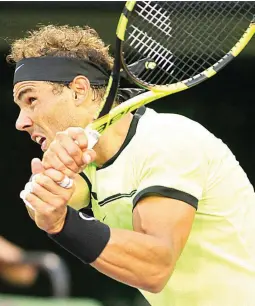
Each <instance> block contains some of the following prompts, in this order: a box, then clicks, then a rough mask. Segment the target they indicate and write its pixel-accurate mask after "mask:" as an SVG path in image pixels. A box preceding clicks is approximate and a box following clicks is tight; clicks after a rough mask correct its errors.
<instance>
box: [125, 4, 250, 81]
mask: <svg viewBox="0 0 255 306" xmlns="http://www.w3.org/2000/svg"><path fill="white" fill-rule="evenodd" d="M254 7H255V5H254V3H252V2H245V3H242V2H231V1H228V2H223V1H212V2H211V1H209V2H206V1H202V2H196V1H164V2H163V1H162V2H156V1H144V2H143V1H138V2H137V5H136V8H135V13H134V14H132V15H131V17H130V20H129V26H128V28H127V32H126V41H125V42H124V44H123V51H124V59H125V63H126V65H130V64H132V63H134V62H136V61H139V60H142V59H145V58H147V59H148V62H149V63H150V62H154V63H155V64H156V65H155V66H156V67H155V66H154V67H155V68H153V69H148V68H147V69H146V67H144V69H141V71H139V72H137V73H136V75H134V77H135V78H138V79H139V80H141V81H142V82H144V83H145V84H149V85H168V84H172V83H176V82H178V81H183V80H185V79H189V78H192V77H194V76H196V75H197V74H199V73H201V72H203V71H204V70H205V69H208V68H209V67H210V66H212V65H214V64H215V63H216V62H217V61H219V60H220V59H221V58H223V57H224V56H225V55H226V53H227V52H229V51H230V49H231V48H232V47H233V46H234V45H235V44H236V43H237V42H238V41H239V39H240V38H241V36H242V35H243V33H244V31H245V29H246V28H247V27H248V25H249V23H250V21H251V19H252V9H254Z"/></svg>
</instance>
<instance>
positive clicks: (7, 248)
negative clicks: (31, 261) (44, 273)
mask: <svg viewBox="0 0 255 306" xmlns="http://www.w3.org/2000/svg"><path fill="white" fill-rule="evenodd" d="M23 252H24V251H23V250H22V249H21V248H19V247H18V246H16V245H15V244H13V243H11V242H10V241H7V240H6V239H4V238H3V237H1V236H0V277H1V278H2V279H4V280H5V281H7V282H8V283H10V284H12V285H18V286H29V285H31V284H33V283H34V281H35V280H36V276H37V269H36V268H35V267H33V266H31V265H26V264H22V263H21V260H22V255H23Z"/></svg>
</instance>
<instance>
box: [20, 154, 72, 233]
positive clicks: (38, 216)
mask: <svg viewBox="0 0 255 306" xmlns="http://www.w3.org/2000/svg"><path fill="white" fill-rule="evenodd" d="M31 168H32V173H33V174H35V176H34V178H33V182H32V184H31V189H32V190H30V192H25V191H22V192H23V194H22V193H21V197H22V198H23V200H26V201H27V202H28V203H29V204H30V205H31V207H32V209H33V212H32V214H33V219H34V221H35V223H36V225H37V226H38V227H39V228H40V229H42V230H44V231H46V232H47V233H49V234H54V233H58V232H60V231H61V230H62V228H63V226H64V223H65V218H66V213H67V203H68V201H69V200H70V198H71V197H72V195H73V192H74V189H75V185H73V186H71V187H70V188H68V189H67V188H63V187H61V186H60V185H59V183H60V182H62V181H63V179H64V177H65V175H64V174H63V173H62V172H60V171H58V170H55V169H52V168H51V169H45V168H44V167H43V165H42V162H41V161H40V159H37V158H35V159H33V160H32V165H31Z"/></svg>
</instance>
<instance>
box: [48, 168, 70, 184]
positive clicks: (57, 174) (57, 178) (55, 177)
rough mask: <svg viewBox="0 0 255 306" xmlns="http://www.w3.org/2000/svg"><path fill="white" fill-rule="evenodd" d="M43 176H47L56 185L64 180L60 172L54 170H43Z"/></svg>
mask: <svg viewBox="0 0 255 306" xmlns="http://www.w3.org/2000/svg"><path fill="white" fill-rule="evenodd" d="M43 173H44V175H46V176H48V177H49V178H51V179H52V180H53V181H54V182H56V183H60V182H62V181H63V180H64V178H65V177H66V176H65V175H64V174H63V173H62V172H60V171H58V170H56V169H54V168H50V169H46V170H44V172H43Z"/></svg>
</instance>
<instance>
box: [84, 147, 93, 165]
mask: <svg viewBox="0 0 255 306" xmlns="http://www.w3.org/2000/svg"><path fill="white" fill-rule="evenodd" d="M82 158H83V162H84V163H85V165H88V164H90V163H91V162H93V161H94V160H95V159H96V152H95V151H94V150H92V149H88V150H85V151H84V153H83V156H82Z"/></svg>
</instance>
